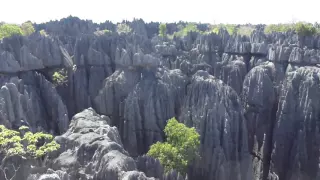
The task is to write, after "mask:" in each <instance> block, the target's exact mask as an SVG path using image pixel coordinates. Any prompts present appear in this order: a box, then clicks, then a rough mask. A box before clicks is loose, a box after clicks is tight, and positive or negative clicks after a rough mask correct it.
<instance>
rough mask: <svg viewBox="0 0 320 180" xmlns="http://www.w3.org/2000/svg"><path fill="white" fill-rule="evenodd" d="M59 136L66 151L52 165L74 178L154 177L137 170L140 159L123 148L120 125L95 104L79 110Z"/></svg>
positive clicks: (63, 150) (62, 147) (129, 178)
mask: <svg viewBox="0 0 320 180" xmlns="http://www.w3.org/2000/svg"><path fill="white" fill-rule="evenodd" d="M55 139H56V141H57V142H58V143H60V144H61V149H60V152H62V153H61V154H60V155H59V156H58V157H56V158H54V159H53V161H52V163H51V166H52V168H53V169H54V170H63V171H66V172H68V174H69V175H70V176H71V177H70V178H71V179H75V178H77V177H82V176H83V177H84V176H85V177H90V178H91V179H95V180H103V179H105V178H107V179H115V180H117V179H128V180H134V179H137V178H138V179H139V177H141V178H142V177H143V178H142V179H146V180H147V179H152V178H147V177H146V176H145V175H144V173H141V172H138V171H136V170H137V167H136V163H135V161H134V160H133V159H132V158H131V157H129V156H128V153H127V152H126V151H125V150H124V149H123V147H122V142H121V139H120V135H119V133H118V130H117V128H116V127H110V126H109V125H107V123H106V121H105V120H104V119H103V117H102V116H100V115H98V114H97V113H96V112H95V111H94V110H93V109H92V108H89V109H86V110H84V111H82V112H81V113H78V114H76V115H75V116H74V117H73V119H72V121H71V123H70V127H69V129H68V131H67V132H66V133H65V134H63V135H62V136H57V137H56V138H55ZM75 147H76V148H75ZM132 171H135V172H132ZM90 178H89V179H90Z"/></svg>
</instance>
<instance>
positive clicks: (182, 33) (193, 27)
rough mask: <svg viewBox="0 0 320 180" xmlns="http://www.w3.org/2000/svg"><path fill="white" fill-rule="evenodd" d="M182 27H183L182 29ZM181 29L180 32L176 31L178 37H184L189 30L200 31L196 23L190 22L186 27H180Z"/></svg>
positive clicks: (175, 34)
mask: <svg viewBox="0 0 320 180" xmlns="http://www.w3.org/2000/svg"><path fill="white" fill-rule="evenodd" d="M180 28H181V29H180ZM178 29H180V30H179V31H178V32H175V33H174V34H173V35H174V36H177V37H184V36H187V35H188V33H189V32H200V31H199V29H198V28H197V25H196V24H194V23H189V24H187V25H186V26H185V27H181V26H180V27H179V28H178Z"/></svg>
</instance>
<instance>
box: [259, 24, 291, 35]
mask: <svg viewBox="0 0 320 180" xmlns="http://www.w3.org/2000/svg"><path fill="white" fill-rule="evenodd" d="M291 30H294V24H269V25H267V26H266V27H265V28H264V32H265V33H266V34H270V33H272V32H288V31H291Z"/></svg>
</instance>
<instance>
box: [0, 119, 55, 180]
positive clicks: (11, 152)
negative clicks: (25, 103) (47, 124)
mask: <svg viewBox="0 0 320 180" xmlns="http://www.w3.org/2000/svg"><path fill="white" fill-rule="evenodd" d="M59 148H60V145H59V144H58V143H57V142H56V141H54V140H53V136H52V135H50V134H46V133H43V132H37V133H32V132H30V131H29V128H28V127H26V126H21V127H20V128H19V131H15V130H11V129H8V128H6V127H5V126H4V125H0V157H1V158H2V159H1V166H0V170H1V171H2V173H3V176H4V178H5V179H6V180H12V179H14V178H15V176H16V173H17V171H18V170H19V168H20V167H16V164H13V163H12V164H10V165H11V166H10V167H7V165H8V164H7V159H8V158H10V157H13V156H19V157H21V158H22V159H24V160H37V159H38V158H41V157H43V156H44V155H46V154H48V153H50V152H53V151H56V150H58V149H59ZM9 169H14V174H13V175H11V177H10V178H9V177H8V174H9V173H8V170H9Z"/></svg>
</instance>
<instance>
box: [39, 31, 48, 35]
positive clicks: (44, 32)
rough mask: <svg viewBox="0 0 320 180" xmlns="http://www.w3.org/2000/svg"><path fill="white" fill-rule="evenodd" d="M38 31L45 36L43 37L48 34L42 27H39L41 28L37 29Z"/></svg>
mask: <svg viewBox="0 0 320 180" xmlns="http://www.w3.org/2000/svg"><path fill="white" fill-rule="evenodd" d="M39 33H40V35H41V36H45V37H47V36H48V34H47V32H46V31H45V30H44V29H41V30H40V31H39Z"/></svg>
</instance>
